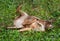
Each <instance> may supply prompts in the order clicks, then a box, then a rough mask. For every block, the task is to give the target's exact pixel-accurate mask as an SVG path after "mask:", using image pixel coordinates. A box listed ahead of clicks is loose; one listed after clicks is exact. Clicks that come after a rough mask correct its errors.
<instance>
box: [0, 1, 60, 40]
mask: <svg viewBox="0 0 60 41" xmlns="http://www.w3.org/2000/svg"><path fill="white" fill-rule="evenodd" d="M19 4H23V6H22V10H24V11H25V12H27V13H28V14H29V15H34V16H37V17H39V18H40V19H43V20H50V19H56V21H55V22H54V23H53V26H54V28H53V29H51V30H48V31H46V32H35V31H27V32H18V31H17V30H10V29H8V30H7V29H6V27H8V26H12V25H13V20H14V18H15V16H17V15H18V14H16V8H17V6H18V5H19ZM0 41H60V0H0Z"/></svg>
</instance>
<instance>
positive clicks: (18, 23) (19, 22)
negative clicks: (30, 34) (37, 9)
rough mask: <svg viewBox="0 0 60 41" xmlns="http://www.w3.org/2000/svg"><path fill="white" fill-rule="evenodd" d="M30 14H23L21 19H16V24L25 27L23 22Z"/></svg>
mask: <svg viewBox="0 0 60 41" xmlns="http://www.w3.org/2000/svg"><path fill="white" fill-rule="evenodd" d="M27 17H28V16H22V17H20V18H19V19H17V20H15V21H14V25H15V26H16V27H19V28H20V27H23V25H22V24H23V22H24V20H25V19H26V18H27Z"/></svg>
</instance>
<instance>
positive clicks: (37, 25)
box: [8, 6, 52, 31]
mask: <svg viewBox="0 0 60 41" xmlns="http://www.w3.org/2000/svg"><path fill="white" fill-rule="evenodd" d="M20 8H21V6H19V7H18V8H17V12H18V13H20V14H21V15H20V16H18V17H17V18H15V20H14V25H15V26H14V27H8V28H22V29H20V30H18V31H27V30H34V31H45V29H46V28H49V27H50V28H51V27H52V25H51V22H49V21H45V20H41V19H39V18H37V17H35V16H29V15H28V14H27V13H26V12H23V11H21V10H20Z"/></svg>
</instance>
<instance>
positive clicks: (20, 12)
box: [16, 5, 28, 16]
mask: <svg viewBox="0 0 60 41" xmlns="http://www.w3.org/2000/svg"><path fill="white" fill-rule="evenodd" d="M21 7H22V5H19V6H18V8H17V9H16V12H17V13H19V14H21V15H26V16H27V15H28V14H27V13H26V12H24V11H22V10H21Z"/></svg>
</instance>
